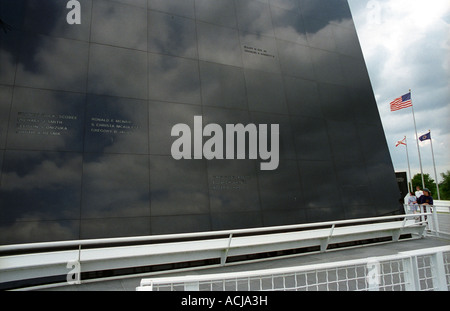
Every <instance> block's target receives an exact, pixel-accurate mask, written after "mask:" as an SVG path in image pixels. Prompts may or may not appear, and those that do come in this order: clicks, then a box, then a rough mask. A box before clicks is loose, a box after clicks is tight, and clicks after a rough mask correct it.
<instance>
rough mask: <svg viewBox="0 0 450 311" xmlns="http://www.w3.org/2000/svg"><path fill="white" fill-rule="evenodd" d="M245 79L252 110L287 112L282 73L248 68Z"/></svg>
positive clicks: (249, 104) (249, 105)
mask: <svg viewBox="0 0 450 311" xmlns="http://www.w3.org/2000/svg"><path fill="white" fill-rule="evenodd" d="M245 81H246V84H247V96H248V107H249V109H250V110H252V111H261V112H274V113H282V114H287V105H286V96H285V94H284V89H283V79H282V76H281V75H280V74H273V73H266V72H260V71H256V70H246V71H245Z"/></svg>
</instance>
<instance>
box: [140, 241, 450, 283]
mask: <svg viewBox="0 0 450 311" xmlns="http://www.w3.org/2000/svg"><path fill="white" fill-rule="evenodd" d="M449 271H450V246H444V247H436V248H430V249H422V250H416V251H408V252H402V253H398V254H396V255H389V256H381V257H373V258H365V259H357V260H348V261H340V262H329V263H322V264H313V265H306V266H300V267H289V268H280V269H270V270H259V271H248V272H237V273H222V274H212V275H195V276H183V277H169V278H154V279H143V280H142V281H141V284H140V286H139V287H137V288H136V290H138V291H184V290H189V291H430V290H437V291H448V290H450V272H449Z"/></svg>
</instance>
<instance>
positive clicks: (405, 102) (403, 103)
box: [391, 92, 412, 111]
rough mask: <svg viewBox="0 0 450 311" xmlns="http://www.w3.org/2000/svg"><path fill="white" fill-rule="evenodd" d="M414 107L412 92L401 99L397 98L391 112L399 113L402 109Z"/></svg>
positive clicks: (392, 104)
mask: <svg viewBox="0 0 450 311" xmlns="http://www.w3.org/2000/svg"><path fill="white" fill-rule="evenodd" d="M408 107H412V101H411V92H409V93H408V94H405V95H403V96H401V97H399V98H396V99H395V100H394V101H393V102H392V103H391V111H397V110H400V109H404V108H408Z"/></svg>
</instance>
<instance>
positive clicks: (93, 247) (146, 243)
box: [0, 213, 432, 283]
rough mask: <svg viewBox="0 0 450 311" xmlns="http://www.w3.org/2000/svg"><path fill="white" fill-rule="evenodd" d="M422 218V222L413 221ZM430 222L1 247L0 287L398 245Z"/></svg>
mask: <svg viewBox="0 0 450 311" xmlns="http://www.w3.org/2000/svg"><path fill="white" fill-rule="evenodd" d="M422 216H426V217H427V219H425V218H424V219H423V220H421V219H417V220H415V218H417V217H422ZM431 219H432V213H423V214H414V215H411V214H407V215H395V216H384V217H372V218H360V219H350V220H340V221H329V222H322V223H310V224H301V225H291V226H277V227H266V228H253V229H241V230H227V231H216V232H201V233H188V234H176V235H161V236H146V237H127V238H116V239H95V240H80V241H61V242H49V243H35V244H21V245H6V246H0V283H5V282H13V281H18V280H27V279H35V278H45V277H49V276H61V275H66V274H68V273H69V271H70V270H71V269H72V267H77V269H76V271H77V283H81V282H84V280H81V274H80V273H81V272H94V271H103V270H107V269H109V270H112V269H124V268H126V269H128V268H133V267H144V266H145V267H149V266H156V265H161V264H172V263H182V262H190V261H196V260H207V259H220V265H222V266H223V265H225V264H226V263H227V258H228V257H229V256H242V255H251V254H257V253H267V252H274V251H282V250H292V249H302V248H308V247H320V251H321V252H325V251H327V249H328V247H329V245H330V244H332V243H334V244H336V243H346V242H350V241H358V240H365V239H376V238H382V237H387V236H391V237H392V241H398V239H399V238H400V236H401V235H403V234H412V235H413V236H415V237H422V236H423V235H426V234H427V231H426V230H425V226H427V224H428V223H429V222H430V221H431ZM430 232H431V231H430ZM62 248H65V249H67V250H61V249H62ZM2 253H3V254H5V253H6V254H7V253H10V254H12V255H3V256H2V255H1V254H2ZM69 263H70V265H68V264H69ZM110 279H112V278H110ZM92 281H93V280H89V282H92Z"/></svg>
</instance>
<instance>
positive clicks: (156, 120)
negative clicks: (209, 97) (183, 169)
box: [149, 101, 202, 155]
mask: <svg viewBox="0 0 450 311" xmlns="http://www.w3.org/2000/svg"><path fill="white" fill-rule="evenodd" d="M201 115H202V108H201V107H200V106H196V105H185V104H174V103H166V102H153V101H150V102H149V149H150V154H153V155H171V147H172V143H173V142H174V141H175V139H176V137H173V138H172V137H171V131H172V127H173V126H174V125H175V124H179V123H182V124H187V125H189V126H190V128H191V129H192V128H193V127H194V117H195V116H201ZM191 141H193V137H192V139H191ZM191 151H192V155H193V150H191Z"/></svg>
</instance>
